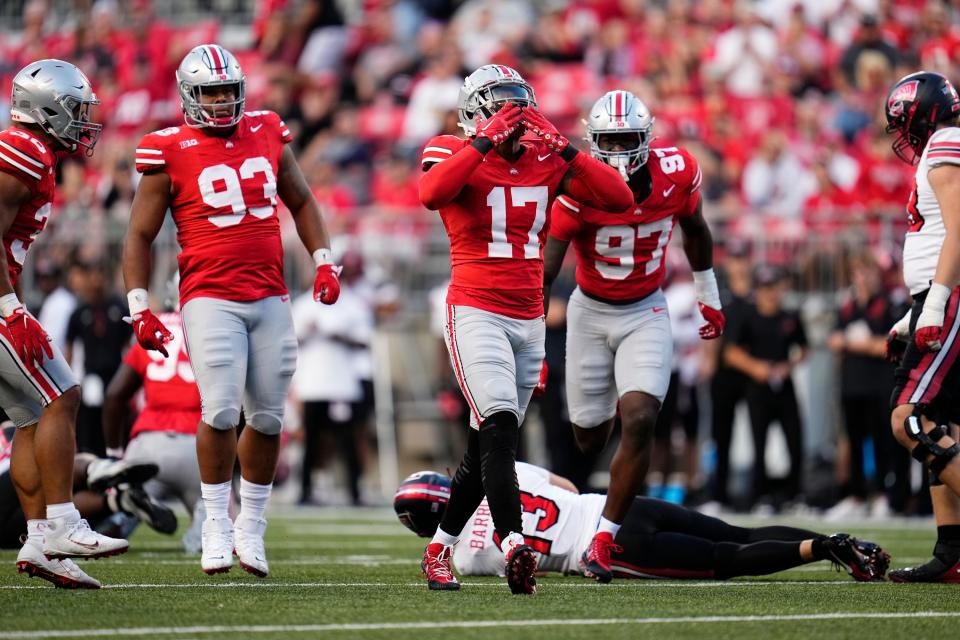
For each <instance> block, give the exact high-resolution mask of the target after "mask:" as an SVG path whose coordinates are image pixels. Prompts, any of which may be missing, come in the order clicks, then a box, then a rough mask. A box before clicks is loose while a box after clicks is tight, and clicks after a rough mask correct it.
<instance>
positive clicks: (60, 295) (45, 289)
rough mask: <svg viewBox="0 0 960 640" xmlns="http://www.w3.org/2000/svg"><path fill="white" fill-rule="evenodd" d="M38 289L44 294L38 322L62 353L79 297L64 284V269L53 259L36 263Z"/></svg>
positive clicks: (44, 259)
mask: <svg viewBox="0 0 960 640" xmlns="http://www.w3.org/2000/svg"><path fill="white" fill-rule="evenodd" d="M34 273H35V274H36V276H37V288H38V289H39V290H40V292H41V293H42V294H43V300H42V301H41V303H40V310H39V312H38V313H37V320H38V321H39V322H40V324H41V326H43V328H44V329H46V331H47V335H48V336H50V338H51V339H52V340H53V344H54V345H55V346H56V347H57V348H58V349H60V351H61V352H63V351H65V350H66V346H67V326H68V325H69V323H70V317H71V316H72V315H73V312H74V310H75V309H76V308H77V297H76V296H75V295H73V293H71V291H70V290H69V289H67V287H66V286H64V282H63V269H62V268H61V267H60V265H59V264H58V263H57V262H56V261H54V260H53V259H51V258H41V259H39V260H37V261H36V263H35V267H34Z"/></svg>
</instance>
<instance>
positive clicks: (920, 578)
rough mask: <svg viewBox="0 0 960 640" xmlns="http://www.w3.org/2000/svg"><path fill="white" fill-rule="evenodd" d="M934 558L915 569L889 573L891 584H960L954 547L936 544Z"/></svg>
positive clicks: (958, 556) (959, 564)
mask: <svg viewBox="0 0 960 640" xmlns="http://www.w3.org/2000/svg"><path fill="white" fill-rule="evenodd" d="M933 553H934V556H933V557H932V558H931V559H930V560H927V561H926V562H925V563H924V564H921V565H920V566H917V567H906V568H903V569H896V570H894V571H891V572H890V581H891V582H942V583H945V584H960V555H958V554H957V548H956V547H955V546H952V545H949V544H946V543H943V542H938V543H937V546H936V547H934V550H933Z"/></svg>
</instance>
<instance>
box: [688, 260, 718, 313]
mask: <svg viewBox="0 0 960 640" xmlns="http://www.w3.org/2000/svg"><path fill="white" fill-rule="evenodd" d="M693 284H694V286H695V287H696V289H697V300H699V301H700V302H702V303H703V304H705V305H707V306H708V307H713V308H714V309H720V308H721V307H720V289H718V288H717V275H716V274H715V273H714V272H713V269H712V268H710V269H704V270H703V271H694V272H693Z"/></svg>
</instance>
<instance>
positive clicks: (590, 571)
mask: <svg viewBox="0 0 960 640" xmlns="http://www.w3.org/2000/svg"><path fill="white" fill-rule="evenodd" d="M622 551H623V547H621V546H620V545H618V544H616V543H615V542H614V541H613V536H612V535H610V533H609V532H607V531H601V532H599V533H597V534H596V535H595V536H593V540H591V541H590V546H589V547H587V550H586V551H584V552H583V555H582V556H580V570H581V571H583V575H585V576H587V577H588V578H595V579H596V580H597V582H602V583H604V584H606V583H608V582H610V581H611V580H613V569H611V568H610V554H611V553H614V552H615V553H621V552H622Z"/></svg>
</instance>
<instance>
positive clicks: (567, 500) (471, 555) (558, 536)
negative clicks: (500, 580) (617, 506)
mask: <svg viewBox="0 0 960 640" xmlns="http://www.w3.org/2000/svg"><path fill="white" fill-rule="evenodd" d="M517 480H518V481H519V484H520V501H521V505H522V508H523V536H524V538H526V543H527V544H528V545H530V546H531V547H532V548H533V550H534V551H536V553H537V565H538V569H539V570H540V571H557V572H560V573H579V572H580V570H579V568H578V567H577V563H578V561H579V559H580V554H581V553H582V552H583V550H584V549H586V548H587V545H589V544H590V540H591V539H592V538H593V534H594V533H596V530H597V523H599V522H600V514H601V513H602V512H603V505H604V502H605V500H606V496H603V495H600V494H586V495H579V494H576V493H572V492H570V491H567V490H566V489H561V488H560V487H558V486H556V485H552V484H550V472H549V471H547V470H546V469H542V468H540V467H536V466H534V465H531V464H526V463H524V462H518V463H517ZM453 564H454V566H455V567H456V569H457V571H458V572H459V573H460V574H461V575H465V576H470V575H473V576H494V575H499V576H502V575H503V573H504V563H503V552H502V551H501V550H500V545H499V544H497V543H496V542H495V541H494V530H493V518H492V517H491V515H490V507H489V506H487V500H486V498H484V500H483V502H481V503H480V506H479V507H478V508H477V510H476V512H474V514H473V516H472V517H471V518H470V520H469V521H467V526H466V527H464V529H463V531H462V532H461V533H460V542H459V543H458V544H457V546H456V547H454V549H453Z"/></svg>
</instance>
